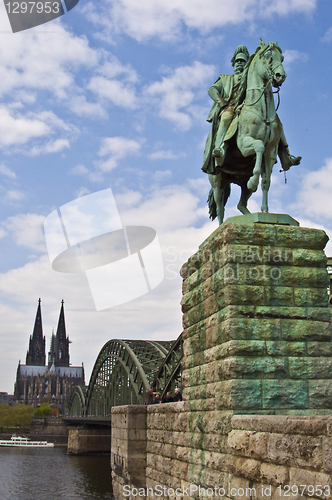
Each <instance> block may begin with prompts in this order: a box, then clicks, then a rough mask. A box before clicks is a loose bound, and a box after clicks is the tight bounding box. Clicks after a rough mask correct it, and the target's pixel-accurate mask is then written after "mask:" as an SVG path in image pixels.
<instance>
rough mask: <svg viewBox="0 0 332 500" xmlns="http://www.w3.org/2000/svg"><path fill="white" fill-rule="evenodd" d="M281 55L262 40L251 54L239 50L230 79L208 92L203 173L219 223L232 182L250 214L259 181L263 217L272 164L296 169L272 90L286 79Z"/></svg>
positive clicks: (213, 214) (225, 77)
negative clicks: (250, 205)
mask: <svg viewBox="0 0 332 500" xmlns="http://www.w3.org/2000/svg"><path fill="white" fill-rule="evenodd" d="M283 60H284V56H283V55H282V51H281V49H280V47H279V46H278V44H277V43H275V42H270V43H268V44H265V43H264V42H263V41H262V40H261V41H260V46H259V47H258V48H257V50H256V52H255V53H254V54H252V55H251V56H249V52H248V49H247V48H246V47H245V46H244V45H239V46H238V47H237V49H236V51H235V53H234V56H233V58H232V65H233V67H234V75H220V76H219V78H218V79H217V80H216V82H215V83H214V84H213V85H212V86H211V87H210V88H209V90H208V93H209V96H210V97H211V99H213V101H214V102H213V105H212V108H211V111H210V113H209V115H208V117H207V121H209V122H211V129H210V132H209V135H208V137H207V140H206V145H205V150H204V157H203V166H202V170H203V172H206V173H207V174H209V180H210V183H211V186H212V187H211V190H210V193H209V198H208V203H209V212H210V217H211V218H212V219H215V218H216V217H218V220H219V224H221V223H222V221H223V218H224V209H225V204H226V202H227V199H228V197H229V194H230V185H231V183H235V184H238V185H239V186H240V187H241V198H240V201H239V203H238V206H237V207H238V209H239V210H240V212H242V213H243V214H249V210H248V208H247V203H248V200H249V198H250V196H251V195H252V193H254V192H255V191H256V190H257V188H258V184H259V179H260V177H261V178H262V192H263V200H262V208H261V210H262V212H264V213H267V212H268V190H269V188H270V181H271V174H272V168H273V165H274V164H275V163H276V158H277V155H278V156H279V159H280V162H281V165H282V168H283V170H284V171H286V170H289V168H290V167H291V166H293V165H299V163H300V161H301V157H300V156H298V157H296V158H295V157H294V156H292V155H291V154H290V152H289V149H288V144H287V140H286V136H285V133H284V130H283V126H282V124H281V121H280V119H279V117H278V115H277V113H276V108H275V104H274V96H273V90H272V87H274V88H277V92H279V90H280V86H281V85H282V83H283V82H284V81H285V79H286V72H285V70H284V68H283V64H282V63H283Z"/></svg>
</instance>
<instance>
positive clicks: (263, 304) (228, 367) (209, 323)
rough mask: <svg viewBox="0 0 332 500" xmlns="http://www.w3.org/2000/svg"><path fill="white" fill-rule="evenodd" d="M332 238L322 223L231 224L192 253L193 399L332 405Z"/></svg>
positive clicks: (265, 408)
mask: <svg viewBox="0 0 332 500" xmlns="http://www.w3.org/2000/svg"><path fill="white" fill-rule="evenodd" d="M254 215H256V214H254ZM262 215H271V214H262ZM272 215H273V214H272ZM245 217H246V216H245ZM287 217H289V216H287ZM239 219H241V217H239ZM290 219H291V218H290ZM292 220H294V219H292ZM295 222H296V221H295ZM327 241H328V238H327V236H326V234H325V232H324V231H321V230H317V229H308V228H301V227H298V226H295V225H294V226H291V225H288V226H287V225H285V223H284V225H280V224H272V223H271V222H267V223H260V224H256V223H251V224H248V223H245V224H238V223H227V221H226V222H225V223H224V224H223V225H222V226H220V227H219V228H218V229H217V230H216V231H215V232H214V233H213V234H212V235H211V236H210V237H209V238H208V239H207V240H206V241H205V242H204V243H203V244H202V245H201V246H200V249H199V251H198V252H197V254H195V255H193V256H192V257H191V258H190V259H189V260H188V262H187V263H186V264H185V265H184V266H183V268H182V270H181V275H182V277H183V279H184V283H183V299H182V310H183V326H184V333H183V338H184V359H183V385H184V387H185V389H184V396H185V398H186V399H187V400H189V402H190V404H192V403H193V402H194V401H201V402H202V405H203V406H204V407H206V408H207V409H218V410H232V411H234V412H236V413H243V412H245V413H247V412H252V413H257V412H269V413H270V412H271V413H273V412H274V413H289V412H293V411H295V412H297V411H298V412H299V411H301V412H304V413H305V414H311V413H312V414H315V413H317V411H324V412H329V410H332V357H331V356H332V325H331V314H330V311H329V307H328V294H327V286H328V283H329V278H328V273H327V271H326V256H325V253H324V250H323V249H324V247H325V245H326V243H327ZM204 401H205V402H204ZM203 402H204V403H203Z"/></svg>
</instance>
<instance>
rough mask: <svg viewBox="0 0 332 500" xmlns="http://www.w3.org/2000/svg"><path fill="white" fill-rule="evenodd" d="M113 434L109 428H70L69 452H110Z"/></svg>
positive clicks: (75, 453) (72, 453) (86, 453)
mask: <svg viewBox="0 0 332 500" xmlns="http://www.w3.org/2000/svg"><path fill="white" fill-rule="evenodd" d="M110 449H111V434H110V430H109V429H108V428H100V429H83V428H82V427H78V428H75V429H69V434H68V446H67V453H68V454H69V455H90V454H91V455H96V454H109V453H110Z"/></svg>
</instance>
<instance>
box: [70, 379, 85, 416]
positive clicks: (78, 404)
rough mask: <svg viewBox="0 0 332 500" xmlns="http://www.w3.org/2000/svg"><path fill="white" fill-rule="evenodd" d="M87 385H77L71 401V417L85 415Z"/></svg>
mask: <svg viewBox="0 0 332 500" xmlns="http://www.w3.org/2000/svg"><path fill="white" fill-rule="evenodd" d="M86 391H87V387H86V386H84V385H77V386H76V387H75V388H74V390H73V392H72V395H71V398H70V402H69V415H70V416H71V417H80V416H83V415H85V413H86V408H85V395H86Z"/></svg>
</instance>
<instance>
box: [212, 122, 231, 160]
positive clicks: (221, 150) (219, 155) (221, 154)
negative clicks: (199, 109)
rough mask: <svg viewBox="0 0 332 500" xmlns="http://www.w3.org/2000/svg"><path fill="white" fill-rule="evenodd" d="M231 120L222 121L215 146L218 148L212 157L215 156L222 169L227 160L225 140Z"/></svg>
mask: <svg viewBox="0 0 332 500" xmlns="http://www.w3.org/2000/svg"><path fill="white" fill-rule="evenodd" d="M230 121H231V120H230V119H229V118H227V119H224V120H221V121H220V124H219V128H218V132H217V135H216V140H215V145H216V147H215V148H214V150H213V151H212V156H214V158H215V161H216V164H217V165H218V166H219V167H221V166H222V165H223V163H224V160H225V154H226V147H225V143H224V139H225V136H226V133H227V130H228V127H229V124H230Z"/></svg>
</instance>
